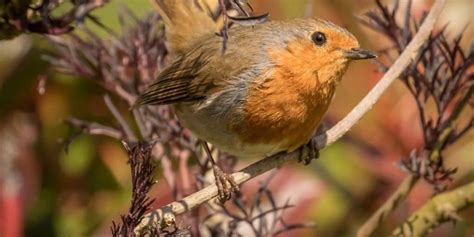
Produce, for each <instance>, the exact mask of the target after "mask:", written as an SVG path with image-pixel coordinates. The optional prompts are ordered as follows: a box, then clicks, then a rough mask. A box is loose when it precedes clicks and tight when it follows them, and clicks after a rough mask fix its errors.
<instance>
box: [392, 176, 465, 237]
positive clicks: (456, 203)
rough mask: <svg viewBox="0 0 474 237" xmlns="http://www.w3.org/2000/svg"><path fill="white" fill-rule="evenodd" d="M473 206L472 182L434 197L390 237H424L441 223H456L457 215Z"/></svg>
mask: <svg viewBox="0 0 474 237" xmlns="http://www.w3.org/2000/svg"><path fill="white" fill-rule="evenodd" d="M473 205H474V182H471V183H469V184H466V185H464V186H461V187H459V188H457V189H454V190H452V191H449V192H446V193H443V194H440V195H437V196H435V197H434V198H433V199H431V201H429V202H428V203H426V204H425V205H424V206H423V207H421V208H420V209H419V210H418V211H416V212H415V213H413V215H411V217H410V218H409V219H408V220H407V221H406V222H405V223H403V224H402V225H401V226H400V227H398V228H397V229H395V230H394V231H393V232H392V236H400V237H403V236H412V237H419V236H426V235H427V234H428V233H429V232H431V231H432V230H433V229H434V228H435V227H437V226H439V225H440V224H442V223H443V222H447V221H456V220H458V219H459V218H458V217H457V213H458V212H459V211H461V210H463V209H464V208H467V207H469V206H473Z"/></svg>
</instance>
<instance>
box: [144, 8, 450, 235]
mask: <svg viewBox="0 0 474 237" xmlns="http://www.w3.org/2000/svg"><path fill="white" fill-rule="evenodd" d="M445 2H446V0H437V1H435V2H434V4H433V7H432V8H431V10H430V13H429V14H428V15H427V17H426V19H425V21H424V22H423V24H422V25H421V27H420V28H419V30H418V33H417V34H416V35H415V37H414V38H413V40H412V41H411V42H410V43H409V44H408V46H407V47H406V49H405V51H404V52H403V53H402V54H401V55H400V57H399V58H398V59H397V60H396V61H395V63H394V64H393V65H392V66H391V67H390V69H389V70H388V71H387V72H386V73H385V75H384V76H383V78H382V79H381V80H380V81H379V82H378V83H377V85H376V86H375V87H374V88H373V89H372V90H371V91H370V92H369V94H368V95H367V96H366V97H365V98H364V99H363V100H362V101H361V102H360V103H359V104H358V105H357V106H356V107H355V108H354V109H353V110H352V111H351V112H350V113H349V114H348V115H347V116H346V117H345V118H344V119H343V120H342V121H340V122H339V123H338V124H336V125H335V126H334V127H333V128H331V129H330V130H329V131H327V132H326V133H325V134H322V135H318V136H316V137H315V138H313V142H315V144H316V145H317V148H319V149H322V148H324V147H325V146H327V145H330V144H332V143H334V142H335V141H336V140H338V139H339V138H340V137H341V136H343V135H344V134H345V133H346V132H347V131H348V130H349V129H350V128H351V127H352V126H354V124H356V123H357V122H358V121H359V120H360V118H361V117H362V116H363V115H364V114H365V113H366V112H367V111H369V110H370V109H371V108H372V106H373V105H374V104H375V103H376V102H377V100H378V99H379V98H380V96H381V95H382V94H383V93H384V91H385V90H386V89H387V88H388V87H389V86H390V84H391V83H392V82H393V81H395V79H397V78H398V77H399V76H400V74H401V73H402V72H403V71H404V70H405V69H406V68H407V67H408V65H409V64H410V63H411V62H412V60H413V59H414V58H415V57H416V55H417V53H418V51H419V50H420V48H421V46H422V45H423V43H424V42H425V41H426V40H427V39H428V37H429V36H430V33H431V31H432V30H433V28H434V25H435V23H436V21H437V19H438V17H439V15H440V13H441V10H442V9H443V6H444V4H445ZM298 157H299V152H298V151H296V152H291V153H284V154H282V153H279V154H276V155H273V156H271V157H267V158H265V159H263V160H260V161H257V162H256V163H254V164H252V165H250V166H248V167H246V168H244V169H243V170H241V171H239V172H236V173H234V174H232V177H233V178H234V180H235V182H236V183H237V184H241V183H243V182H245V181H247V180H249V179H251V178H253V177H255V176H258V175H260V174H262V173H265V172H267V171H269V170H272V169H274V168H276V167H279V166H281V165H283V164H285V163H288V162H289V161H292V160H296V159H297V158H298ZM215 196H217V186H216V185H215V184H212V185H209V186H207V187H206V188H204V189H202V190H200V191H198V192H195V193H193V194H191V195H189V196H188V197H186V198H184V199H182V200H180V201H177V202H173V203H171V204H168V205H166V206H163V207H161V208H159V209H157V210H155V211H153V212H151V213H149V214H147V215H145V216H144V218H143V219H142V222H141V223H140V225H138V226H137V228H136V229H135V233H137V234H139V233H141V231H142V229H143V228H144V227H146V226H148V225H152V224H156V223H159V222H160V220H161V219H162V218H161V217H162V216H163V213H173V214H175V215H178V214H181V213H184V212H187V211H189V210H191V209H193V208H195V207H197V206H199V205H201V204H202V203H204V202H207V201H209V200H210V199H212V198H214V197H215Z"/></svg>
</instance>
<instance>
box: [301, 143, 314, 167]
mask: <svg viewBox="0 0 474 237" xmlns="http://www.w3.org/2000/svg"><path fill="white" fill-rule="evenodd" d="M318 158H319V149H318V147H317V146H316V143H315V142H314V141H313V140H312V139H311V140H309V142H308V143H306V144H305V145H303V146H301V147H300V157H299V158H298V162H300V163H303V164H304V165H309V164H310V163H311V161H312V160H313V159H318Z"/></svg>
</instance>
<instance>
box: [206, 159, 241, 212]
mask: <svg viewBox="0 0 474 237" xmlns="http://www.w3.org/2000/svg"><path fill="white" fill-rule="evenodd" d="M212 169H213V171H214V177H215V179H216V185H217V192H218V196H217V198H218V200H219V202H221V203H225V202H226V201H228V200H230V198H231V197H232V193H234V192H238V191H239V186H238V185H237V183H236V182H235V180H234V178H232V176H230V175H229V174H227V173H225V172H224V171H222V170H221V169H220V168H219V167H218V166H217V165H213V166H212Z"/></svg>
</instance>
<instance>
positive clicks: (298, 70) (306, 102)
mask: <svg viewBox="0 0 474 237" xmlns="http://www.w3.org/2000/svg"><path fill="white" fill-rule="evenodd" d="M312 47H314V46H313V45H312V44H311V43H310V42H308V43H307V42H306V41H305V40H301V42H294V43H290V45H289V46H288V48H287V49H285V50H281V51H270V52H268V53H269V55H270V57H271V59H272V60H273V62H274V63H275V65H276V66H275V67H274V68H272V69H270V70H269V71H268V72H267V73H268V74H270V76H269V78H268V77H267V79H266V81H265V82H264V83H261V84H258V85H257V84H255V85H253V86H251V87H250V88H251V89H250V90H249V92H248V94H247V100H246V103H245V105H244V109H243V111H244V112H243V115H242V117H241V118H240V119H239V121H236V122H233V123H232V124H231V129H232V130H233V131H234V132H236V133H237V134H238V135H239V137H240V139H241V140H242V141H243V142H246V143H252V144H255V143H257V144H281V146H282V149H284V150H290V151H291V150H294V149H296V148H298V147H299V146H301V145H302V144H304V143H306V142H307V141H308V140H309V139H310V138H311V136H312V135H313V134H314V131H315V130H316V128H317V126H318V125H319V123H320V121H321V118H322V117H323V115H324V114H325V113H326V111H327V109H328V106H329V103H330V101H331V98H332V96H333V94H334V89H335V83H334V82H333V81H320V80H319V77H318V72H317V69H315V68H314V66H312V65H316V63H314V60H317V59H315V58H313V57H311V53H310V52H311V50H312V49H313V48H312Z"/></svg>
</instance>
